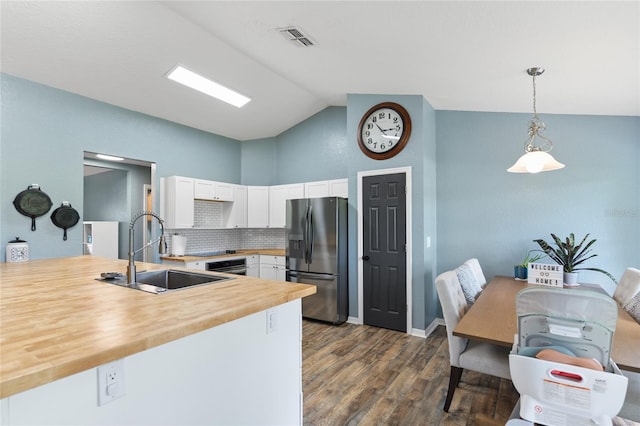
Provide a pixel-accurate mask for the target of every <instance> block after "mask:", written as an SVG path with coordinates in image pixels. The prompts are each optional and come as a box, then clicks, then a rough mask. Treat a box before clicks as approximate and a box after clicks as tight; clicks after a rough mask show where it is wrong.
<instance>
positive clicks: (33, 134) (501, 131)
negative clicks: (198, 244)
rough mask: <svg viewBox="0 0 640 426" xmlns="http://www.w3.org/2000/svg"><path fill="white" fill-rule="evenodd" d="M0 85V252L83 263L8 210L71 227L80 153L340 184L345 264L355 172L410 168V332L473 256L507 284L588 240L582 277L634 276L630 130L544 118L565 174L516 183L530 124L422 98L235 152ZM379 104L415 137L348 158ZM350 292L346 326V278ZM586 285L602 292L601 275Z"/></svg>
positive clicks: (258, 181) (375, 98)
mask: <svg viewBox="0 0 640 426" xmlns="http://www.w3.org/2000/svg"><path fill="white" fill-rule="evenodd" d="M0 76H1V78H2V80H1V92H0V94H1V99H0V101H1V115H0V117H1V119H2V126H1V133H0V141H1V144H0V200H1V203H0V238H1V241H2V242H3V247H4V245H5V244H6V242H8V241H9V240H11V239H13V238H14V237H15V236H16V235H18V236H20V237H22V238H23V239H25V240H27V241H28V242H29V245H30V249H31V256H32V258H47V257H58V256H71V255H80V254H82V245H81V242H82V230H81V227H74V228H72V229H70V230H69V240H68V241H67V242H63V241H62V237H61V232H60V231H61V230H60V229H59V228H56V227H55V226H53V224H52V223H51V221H50V220H49V218H48V216H44V217H41V218H39V219H38V230H37V231H36V232H31V231H30V229H29V228H30V220H29V219H28V218H26V217H24V216H21V215H20V214H18V213H17V211H16V210H15V208H14V207H13V205H12V203H11V202H12V201H13V198H14V197H15V196H16V194H18V193H19V192H20V191H22V190H23V189H26V187H27V185H29V184H31V183H39V184H40V185H41V186H42V188H43V189H44V190H45V191H46V192H47V193H48V194H49V196H50V197H51V198H52V201H53V202H54V205H56V204H58V205H59V203H60V202H61V201H62V200H67V201H70V202H71V203H72V204H73V206H74V207H76V208H78V210H80V213H81V217H82V215H83V212H82V204H83V183H82V182H83V170H82V163H83V152H84V151H92V152H102V153H107V154H114V155H120V156H124V157H128V158H134V159H141V160H146V161H150V162H155V163H156V165H157V168H156V170H157V173H156V175H157V176H156V180H158V179H159V178H160V177H163V176H170V175H185V176H193V177H198V178H203V179H211V180H220V181H226V182H232V183H243V184H246V185H271V184H281V183H290V182H301V181H313V180H321V179H331V178H341V177H348V178H349V185H350V186H349V192H350V194H353V196H352V197H350V200H349V225H350V227H351V230H350V237H349V245H350V247H349V261H350V263H351V264H352V265H356V264H357V259H356V255H357V236H356V230H357V229H356V226H357V212H356V197H355V195H356V190H357V186H356V178H357V174H358V172H360V171H371V170H379V169H387V168H394V167H406V166H411V169H412V185H413V186H412V194H411V196H412V200H413V205H412V207H413V210H412V215H413V229H412V242H413V257H412V262H413V270H412V273H413V282H412V291H413V312H412V320H413V326H414V328H424V327H425V326H426V325H428V324H430V323H431V321H432V320H433V319H434V318H435V317H437V316H439V314H438V302H437V297H436V295H435V291H434V288H433V279H434V278H435V275H436V274H437V273H440V272H442V271H445V270H447V269H450V268H453V267H455V266H457V265H459V264H460V263H462V262H463V261H464V260H465V259H467V258H469V257H478V258H479V259H480V262H481V263H482V266H483V268H484V270H485V273H486V275H487V276H488V277H491V276H493V275H496V274H506V275H510V274H511V273H512V265H513V264H514V263H515V262H517V261H518V260H519V259H520V258H521V257H522V255H523V254H524V252H525V250H526V249H528V248H533V247H534V245H533V243H532V242H531V240H533V239H534V238H539V237H546V236H548V234H549V233H550V232H555V233H559V234H566V233H569V232H574V233H576V234H579V235H583V234H584V233H586V232H590V233H591V234H592V236H593V237H594V238H597V239H598V242H597V243H596V245H595V246H594V248H595V251H596V252H597V253H598V254H599V256H598V257H597V258H596V259H594V262H593V263H592V264H593V265H594V266H600V267H602V268H604V269H606V270H608V271H609V272H611V273H613V274H614V275H616V276H620V275H621V274H622V271H623V270H624V268H625V267H627V266H635V267H640V175H639V173H640V172H639V167H638V165H639V164H640V118H639V117H602V116H572V115H544V114H543V117H542V118H543V119H544V121H545V122H546V124H547V127H548V135H549V136H550V137H551V138H552V139H553V141H554V142H555V144H556V145H555V148H554V150H553V154H554V155H555V156H556V158H557V159H558V160H559V161H562V162H563V163H565V164H566V165H567V167H566V168H565V169H563V170H559V171H554V172H549V173H542V174H538V175H519V174H509V173H507V172H506V168H507V167H509V166H510V165H511V164H513V162H515V160H516V159H517V158H518V156H520V155H521V151H522V145H523V142H524V138H525V136H526V134H525V133H526V129H527V122H528V120H529V115H528V114H506V113H477V112H454V111H437V112H436V111H434V110H433V108H432V107H431V106H430V105H429V103H428V102H427V101H426V100H425V99H424V98H423V97H422V96H382V95H349V96H348V98H347V107H346V108H345V107H330V108H327V109H325V110H323V111H321V112H319V113H318V114H316V115H314V116H313V117H311V118H309V119H308V120H306V121H304V122H303V123H300V124H298V125H297V126H295V127H293V128H291V129H289V130H287V131H286V132H284V133H282V134H281V135H279V136H277V137H275V138H267V139H263V140H256V141H248V142H241V143H239V142H238V141H234V140H232V139H228V138H224V137H221V136H218V135H213V134H209V133H206V132H202V131H199V130H195V129H191V128H188V127H185V126H181V125H178V124H175V123H171V122H168V121H165V120H160V119H156V118H153V117H149V116H146V115H143V114H139V113H135V112H132V111H128V110H124V109H121V108H117V107H114V106H111V105H108V104H104V103H101V102H97V101H94V100H90V99H87V98H83V97H80V96H77V95H73V94H71V93H67V92H63V91H60V90H57V89H53V88H50V87H46V86H42V85H39V84H36V83H33V82H29V81H26V80H22V79H18V78H15V77H12V76H8V75H6V74H0ZM383 101H395V102H398V103H401V104H403V105H404V106H405V108H407V110H408V111H409V113H410V115H411V117H412V122H413V125H414V127H413V130H412V137H411V140H410V141H409V144H408V145H407V147H406V148H405V149H404V151H403V152H401V153H400V154H399V155H397V156H396V157H394V158H391V159H389V160H385V161H382V162H381V161H375V160H371V159H369V158H368V157H366V156H364V154H362V152H361V151H360V150H359V148H358V146H357V143H356V128H357V124H358V122H359V120H360V118H361V117H362V115H363V114H364V113H365V112H366V110H368V109H369V108H370V107H371V106H372V105H374V104H376V103H378V102H383ZM300 160H302V161H300ZM436 165H437V167H436ZM155 184H156V185H157V184H158V181H156V182H155ZM157 202H158V201H157V199H156V203H157ZM156 210H157V204H156ZM426 236H431V240H432V241H431V243H432V245H431V248H427V247H426ZM2 252H3V253H4V250H3V251H2ZM3 260H4V259H3ZM349 279H350V298H351V300H350V315H352V316H355V315H357V302H356V301H357V294H356V288H357V276H356V269H355V267H354V268H351V271H350V276H349ZM585 280H586V281H591V282H598V283H601V284H603V285H605V286H608V285H609V284H608V283H607V279H606V278H605V277H604V276H602V275H599V274H590V273H589V274H585Z"/></svg>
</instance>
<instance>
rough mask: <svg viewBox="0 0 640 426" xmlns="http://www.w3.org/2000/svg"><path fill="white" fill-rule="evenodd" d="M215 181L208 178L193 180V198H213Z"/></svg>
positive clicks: (214, 195)
mask: <svg viewBox="0 0 640 426" xmlns="http://www.w3.org/2000/svg"><path fill="white" fill-rule="evenodd" d="M215 197H216V183H215V182H213V181H210V180H203V179H194V180H193V198H195V199H198V200H215Z"/></svg>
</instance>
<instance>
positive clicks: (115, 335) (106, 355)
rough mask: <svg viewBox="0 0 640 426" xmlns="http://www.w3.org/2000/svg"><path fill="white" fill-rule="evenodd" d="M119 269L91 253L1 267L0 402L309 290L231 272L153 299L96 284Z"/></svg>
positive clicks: (145, 266)
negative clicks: (103, 275)
mask: <svg viewBox="0 0 640 426" xmlns="http://www.w3.org/2000/svg"><path fill="white" fill-rule="evenodd" d="M126 266H127V261H126V260H114V259H106V258H101V257H96V256H79V257H69V258H57V259H43V260H31V261H28V262H21V263H0V277H1V278H2V279H1V280H0V281H1V284H0V315H1V317H0V321H1V322H0V398H5V397H7V396H10V395H14V394H16V393H19V392H22V391H25V390H27V389H31V388H34V387H37V386H40V385H43V384H46V383H49V382H52V381H54V380H57V379H60V378H63V377H66V376H69V375H72V374H75V373H78V372H80V371H84V370H87V369H90V368H94V367H97V366H99V365H102V364H105V363H107V362H111V361H113V360H116V359H120V358H123V357H126V356H129V355H132V354H135V353H137V352H141V351H144V350H146V349H149V348H152V347H155V346H158V345H161V344H164V343H167V342H170V341H173V340H176V339H180V338H181V337H185V336H188V335H190V334H194V333H197V332H199V331H203V330H206V329H209V328H212V327H215V326H217V325H220V324H223V323H226V322H229V321H233V320H235V319H238V318H242V317H245V316H247V315H250V314H253V313H256V312H260V311H263V310H265V309H268V308H271V307H273V306H277V305H281V304H283V303H286V302H289V301H292V300H295V299H299V298H302V297H305V296H308V295H311V294H314V293H315V292H316V289H315V286H312V285H307V284H295V283H289V282H281V281H271V280H266V279H260V278H252V277H243V276H238V275H229V276H230V277H234V278H235V279H233V280H228V281H221V282H217V283H212V284H208V285H204V286H199V287H193V288H188V289H183V290H179V291H174V292H170V293H165V294H158V295H156V294H152V293H146V292H143V291H139V290H134V289H131V288H126V287H122V286H118V285H114V284H109V283H106V282H104V281H98V280H96V278H99V277H100V273H102V272H122V273H125V272H126ZM136 266H137V269H138V271H139V272H141V271H142V270H153V269H167V266H166V265H164V266H163V265H157V264H152V263H142V262H136ZM175 269H182V268H175ZM201 273H206V272H201ZM216 275H226V274H220V273H216Z"/></svg>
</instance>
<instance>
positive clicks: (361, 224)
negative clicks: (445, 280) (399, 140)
mask: <svg viewBox="0 0 640 426" xmlns="http://www.w3.org/2000/svg"><path fill="white" fill-rule="evenodd" d="M396 173H404V175H405V178H406V181H405V183H406V186H407V194H406V200H407V205H406V217H405V220H406V231H405V232H406V234H407V235H406V239H407V252H406V265H407V271H406V272H407V274H406V276H407V282H406V292H407V334H411V332H412V329H413V323H412V311H413V300H412V298H413V297H412V293H411V282H412V281H413V277H412V269H413V268H412V262H411V251H412V243H411V229H412V226H411V204H412V203H411V166H407V167H395V168H391V169H381V170H367V171H363V172H358V179H357V185H358V209H357V212H358V317H357V318H356V322H357V323H358V324H363V323H364V296H363V269H364V268H363V261H362V252H363V250H364V247H363V245H362V237H363V235H364V230H363V227H364V221H363V219H362V196H363V194H362V180H363V178H364V177H366V176H378V175H391V174H396Z"/></svg>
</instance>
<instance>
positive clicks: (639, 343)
mask: <svg viewBox="0 0 640 426" xmlns="http://www.w3.org/2000/svg"><path fill="white" fill-rule="evenodd" d="M528 286H529V284H527V283H526V282H523V281H517V280H516V279H514V278H511V277H503V276H497V277H495V278H493V279H492V280H491V281H490V282H489V283H488V284H487V286H486V288H485V289H484V290H483V291H482V293H481V295H480V297H478V299H477V300H476V301H475V303H474V304H473V306H472V307H471V309H469V311H467V313H466V314H465V315H464V316H463V317H462V319H461V320H460V322H459V323H458V325H457V326H456V328H455V329H454V330H453V334H454V335H456V336H459V337H466V338H468V339H473V340H480V341H484V342H489V343H493V344H496V345H500V346H508V347H511V346H512V345H513V336H514V334H516V333H517V331H518V318H517V317H516V304H515V300H516V294H517V293H518V292H519V291H520V290H522V289H523V288H526V287H528ZM581 287H582V288H585V286H578V287H575V288H577V289H580V288H581ZM611 358H612V359H613V360H614V361H615V363H616V364H617V365H618V367H620V368H622V369H624V370H630V371H636V372H640V324H638V323H637V322H636V321H635V320H634V319H633V318H631V316H630V315H629V314H628V313H627V312H626V311H625V310H623V309H622V308H620V306H618V322H617V325H616V331H615V334H614V336H613V348H612V350H611Z"/></svg>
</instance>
